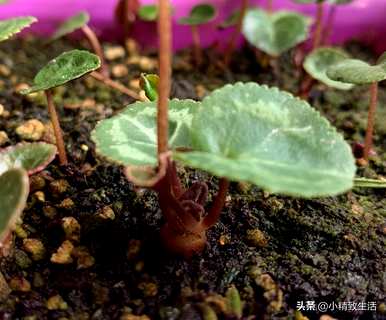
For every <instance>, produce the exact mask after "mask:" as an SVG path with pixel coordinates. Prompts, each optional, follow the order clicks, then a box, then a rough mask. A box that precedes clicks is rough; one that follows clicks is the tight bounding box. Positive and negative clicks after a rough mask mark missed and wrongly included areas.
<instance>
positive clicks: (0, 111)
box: [0, 103, 4, 117]
mask: <svg viewBox="0 0 386 320" xmlns="http://www.w3.org/2000/svg"><path fill="white" fill-rule="evenodd" d="M3 113H4V105H2V104H1V103H0V117H1V116H2V115H3Z"/></svg>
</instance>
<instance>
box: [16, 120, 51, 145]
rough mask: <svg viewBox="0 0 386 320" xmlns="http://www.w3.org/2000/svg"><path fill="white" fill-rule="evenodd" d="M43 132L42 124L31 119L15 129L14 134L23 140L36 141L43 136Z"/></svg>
mask: <svg viewBox="0 0 386 320" xmlns="http://www.w3.org/2000/svg"><path fill="white" fill-rule="evenodd" d="M44 130H45V129H44V124H43V123H42V122H41V121H39V120H37V119H31V120H28V121H26V122H24V123H23V124H22V125H21V126H19V127H17V128H16V134H17V135H18V136H19V137H20V138H21V139H23V140H30V141H38V140H40V139H41V137H42V136H43V134H44Z"/></svg>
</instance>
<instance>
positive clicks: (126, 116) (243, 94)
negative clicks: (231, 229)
mask: <svg viewBox="0 0 386 320" xmlns="http://www.w3.org/2000/svg"><path fill="white" fill-rule="evenodd" d="M155 119H156V107H155V102H147V103H136V104H134V105H132V106H130V107H128V108H127V109H125V110H124V111H123V112H122V113H120V114H119V115H117V116H115V117H113V118H111V119H107V120H104V121H102V122H100V123H99V124H98V125H97V127H96V129H95V130H94V131H93V133H92V138H93V140H94V141H95V143H96V148H97V152H98V153H99V154H100V155H101V156H103V157H104V158H106V159H109V160H111V161H113V162H115V163H118V164H121V165H123V166H125V167H126V168H125V173H126V176H127V177H128V178H129V179H130V180H132V181H135V182H136V183H137V184H139V185H143V186H151V187H152V188H153V189H154V190H156V191H157V192H158V194H159V203H160V207H161V209H162V211H163V214H164V215H165V218H166V224H165V225H164V226H163V227H162V230H161V235H162V239H163V241H164V243H165V245H166V246H167V247H168V248H169V249H170V250H172V251H174V252H177V253H180V254H183V255H185V256H190V255H191V254H193V253H194V252H199V251H201V250H202V249H203V247H204V246H205V243H206V235H205V234H206V230H207V229H209V228H210V227H212V226H213V225H214V224H215V223H216V222H217V220H218V218H219V216H220V213H221V211H222V208H223V206H224V203H225V197H226V194H227V189H228V186H229V181H246V182H249V183H252V184H256V185H257V186H260V187H262V188H264V189H266V190H268V191H270V192H274V193H281V194H287V195H293V196H298V197H305V198H310V197H321V196H328V195H335V194H338V193H341V192H344V191H346V190H349V189H350V188H351V187H352V184H353V178H354V174H355V165H354V159H353V156H352V153H351V150H350V147H349V145H348V144H347V143H346V142H345V141H344V140H343V138H342V136H341V135H340V134H338V133H337V132H336V130H335V129H334V128H332V127H331V126H330V124H329V123H328V122H327V121H326V120H325V119H324V118H322V117H321V116H320V115H319V113H318V112H316V111H315V110H314V109H312V108H311V107H310V106H309V105H308V104H307V103H306V102H305V101H301V100H299V99H297V98H294V97H293V96H292V95H290V94H289V93H287V92H283V91H280V90H278V89H276V88H268V87H266V86H259V85H257V84H255V83H247V84H243V83H237V84H235V85H227V86H225V87H223V88H222V89H219V90H216V91H214V92H213V93H212V94H210V95H209V96H207V97H206V98H205V99H204V100H203V101H202V102H201V103H199V102H194V101H192V100H171V101H169V128H170V129H169V131H168V132H169V136H168V141H169V149H166V152H165V151H164V150H165V149H163V153H161V157H159V160H157V151H156V150H157V147H156V143H157V134H156V128H155V126H154V123H155ZM139 128H142V129H139ZM175 161H177V162H179V163H181V164H182V165H186V166H189V167H192V168H195V169H199V170H204V171H208V172H209V173H211V174H213V175H215V176H218V177H219V178H220V182H219V189H218V193H217V195H216V197H215V198H214V200H213V205H212V207H211V208H210V209H209V211H208V213H207V214H206V213H205V209H204V207H205V203H206V199H207V194H208V190H207V189H208V188H207V185H206V183H205V182H204V181H200V182H197V183H194V184H193V185H192V186H191V187H190V188H188V189H187V190H186V189H185V188H184V187H183V186H182V184H181V182H180V181H179V179H178V176H177V171H176V165H175ZM157 163H158V169H155V167H157ZM145 177H147V178H148V179H145Z"/></svg>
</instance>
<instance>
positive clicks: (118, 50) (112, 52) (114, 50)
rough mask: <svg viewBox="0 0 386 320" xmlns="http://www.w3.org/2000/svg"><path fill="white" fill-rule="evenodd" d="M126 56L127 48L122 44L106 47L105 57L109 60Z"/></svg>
mask: <svg viewBox="0 0 386 320" xmlns="http://www.w3.org/2000/svg"><path fill="white" fill-rule="evenodd" d="M124 56H125V49H124V48H123V47H120V46H114V47H109V48H107V49H105V57H106V59H107V60H110V61H112V60H116V59H119V58H123V57H124Z"/></svg>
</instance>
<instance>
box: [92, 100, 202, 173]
mask: <svg viewBox="0 0 386 320" xmlns="http://www.w3.org/2000/svg"><path fill="white" fill-rule="evenodd" d="M197 107H198V102H195V101H193V100H183V101H182V100H177V99H175V100H171V101H170V103H169V146H170V147H171V149H175V148H177V147H189V146H190V145H191V142H190V134H189V129H188V127H189V126H190V122H191V120H192V112H193V110H194V109H195V108H197ZM156 112H157V103H156V102H137V103H134V104H132V105H130V106H128V107H127V108H126V109H124V110H123V111H122V112H121V113H119V114H118V115H116V116H114V117H112V118H110V119H107V120H103V121H101V122H100V123H99V124H98V125H97V126H96V128H95V129H94V131H93V132H92V139H93V141H94V142H95V144H96V148H97V152H98V153H99V154H101V155H102V156H103V157H105V158H107V159H109V160H111V161H113V162H116V163H118V164H122V165H125V166H129V165H131V166H139V165H156V164H157V156H156V152H157V140H156Z"/></svg>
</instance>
